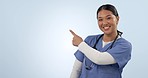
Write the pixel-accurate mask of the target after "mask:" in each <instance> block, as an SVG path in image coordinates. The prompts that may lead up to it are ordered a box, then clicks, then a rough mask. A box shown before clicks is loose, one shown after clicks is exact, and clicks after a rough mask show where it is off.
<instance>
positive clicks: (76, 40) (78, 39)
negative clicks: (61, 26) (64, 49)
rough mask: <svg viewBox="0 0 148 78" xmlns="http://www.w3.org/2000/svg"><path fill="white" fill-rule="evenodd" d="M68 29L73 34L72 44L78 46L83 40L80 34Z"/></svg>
mask: <svg viewBox="0 0 148 78" xmlns="http://www.w3.org/2000/svg"><path fill="white" fill-rule="evenodd" d="M69 31H70V32H71V34H72V35H73V40H72V44H73V45H74V46H78V45H79V44H80V43H81V42H82V41H83V39H82V38H81V37H80V36H78V35H77V34H75V33H74V32H73V31H72V30H69Z"/></svg>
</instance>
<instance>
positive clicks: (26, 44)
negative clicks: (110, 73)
mask: <svg viewBox="0 0 148 78" xmlns="http://www.w3.org/2000/svg"><path fill="white" fill-rule="evenodd" d="M105 3H111V4H113V5H115V6H116V8H117V9H118V12H119V15H120V22H119V25H118V29H119V30H121V31H123V32H124V34H123V37H124V38H126V39H127V40H128V41H130V42H131V43H132V45H133V51H132V59H131V60H130V61H129V63H128V64H127V66H126V67H125V69H124V71H123V78H146V77H148V74H147V70H148V68H147V66H148V63H147V61H146V60H147V59H148V56H147V55H148V52H147V51H148V48H147V45H146V43H147V40H148V37H147V35H146V33H148V30H147V29H148V27H147V21H148V19H147V18H148V9H147V8H148V5H147V3H148V1H147V0H139V1H138V0H136V1H135V0H0V78H69V75H70V72H71V70H72V66H73V62H74V60H75V57H74V55H73V54H74V52H75V51H76V50H77V48H76V47H74V46H72V43H71V39H72V35H71V34H70V33H69V29H72V30H74V31H75V32H76V33H77V34H79V35H80V36H81V37H82V38H86V36H88V35H92V34H98V33H102V32H101V31H100V30H99V28H98V25H97V20H96V11H97V9H98V7H99V6H100V5H102V4H105Z"/></svg>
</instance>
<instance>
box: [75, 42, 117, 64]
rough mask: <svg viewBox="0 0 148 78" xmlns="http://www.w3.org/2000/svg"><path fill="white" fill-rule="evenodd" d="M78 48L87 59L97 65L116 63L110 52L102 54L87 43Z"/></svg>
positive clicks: (82, 43)
mask: <svg viewBox="0 0 148 78" xmlns="http://www.w3.org/2000/svg"><path fill="white" fill-rule="evenodd" d="M78 48H79V50H80V51H81V52H82V53H84V54H85V56H86V57H87V58H89V59H90V60H91V61H92V62H94V63H96V64H99V65H107V64H114V63H116V61H115V59H114V58H113V57H112V56H111V55H110V54H109V53H108V52H100V51H98V50H95V49H93V48H92V47H90V46H89V45H87V44H86V43H85V42H81V43H80V44H79V46H78Z"/></svg>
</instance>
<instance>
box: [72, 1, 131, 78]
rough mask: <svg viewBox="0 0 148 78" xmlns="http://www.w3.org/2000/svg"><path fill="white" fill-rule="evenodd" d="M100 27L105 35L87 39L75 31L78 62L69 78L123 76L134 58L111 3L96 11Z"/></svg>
mask: <svg viewBox="0 0 148 78" xmlns="http://www.w3.org/2000/svg"><path fill="white" fill-rule="evenodd" d="M97 20H98V26H99V28H100V30H101V31H102V32H103V34H99V35H91V36H88V37H87V38H86V39H85V40H84V41H83V39H82V38H81V37H80V36H78V35H77V34H75V33H74V32H73V31H72V30H70V32H71V33H72V35H73V36H74V37H73V40H72V43H73V45H74V46H77V47H78V50H77V51H76V53H75V57H76V60H75V63H74V66H73V70H72V72H71V76H70V78H122V75H121V74H122V70H123V68H124V67H125V65H126V64H127V63H128V61H129V60H130V59H131V50H132V45H131V43H130V42H128V41H127V40H125V39H124V38H122V37H121V35H122V32H120V31H118V30H117V25H118V22H119V15H118V12H117V10H116V8H115V7H114V6H113V5H111V4H105V5H102V6H100V7H99V9H98V10H97Z"/></svg>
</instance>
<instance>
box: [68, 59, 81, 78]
mask: <svg viewBox="0 0 148 78" xmlns="http://www.w3.org/2000/svg"><path fill="white" fill-rule="evenodd" d="M81 67H82V62H80V61H79V60H77V59H76V60H75V62H74V65H73V69H72V72H71V75H70V78H79V75H80V72H81Z"/></svg>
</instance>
